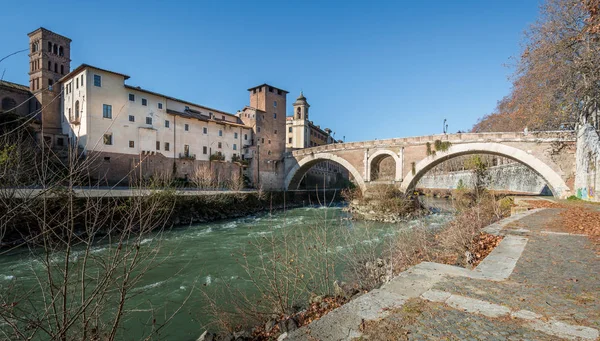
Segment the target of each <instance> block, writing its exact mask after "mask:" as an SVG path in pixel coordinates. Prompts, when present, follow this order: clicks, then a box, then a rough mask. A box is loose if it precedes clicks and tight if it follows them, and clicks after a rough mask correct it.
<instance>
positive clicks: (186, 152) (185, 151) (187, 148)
mask: <svg viewBox="0 0 600 341" xmlns="http://www.w3.org/2000/svg"><path fill="white" fill-rule="evenodd" d="M183 154H184V155H185V156H190V145H189V144H185V145H183Z"/></svg>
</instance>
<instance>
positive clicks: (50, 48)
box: [48, 42, 52, 52]
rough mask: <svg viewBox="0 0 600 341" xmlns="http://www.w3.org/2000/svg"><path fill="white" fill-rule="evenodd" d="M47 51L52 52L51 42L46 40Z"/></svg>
mask: <svg viewBox="0 0 600 341" xmlns="http://www.w3.org/2000/svg"><path fill="white" fill-rule="evenodd" d="M48 52H52V43H51V42H48Z"/></svg>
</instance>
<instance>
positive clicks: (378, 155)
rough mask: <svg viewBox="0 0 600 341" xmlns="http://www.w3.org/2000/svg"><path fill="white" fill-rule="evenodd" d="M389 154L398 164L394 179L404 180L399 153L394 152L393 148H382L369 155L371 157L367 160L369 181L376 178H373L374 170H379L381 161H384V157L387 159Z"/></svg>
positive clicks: (396, 164)
mask: <svg viewBox="0 0 600 341" xmlns="http://www.w3.org/2000/svg"><path fill="white" fill-rule="evenodd" d="M388 156H391V157H392V159H394V164H395V166H396V168H395V174H394V181H400V180H402V160H400V157H399V156H398V154H396V153H394V152H393V151H391V150H387V149H380V150H378V151H376V152H374V153H373V154H371V155H369V159H368V161H367V162H368V165H369V169H368V170H367V174H366V177H367V179H368V181H373V180H375V179H373V171H376V172H379V164H380V163H381V161H383V159H385V158H386V157H388Z"/></svg>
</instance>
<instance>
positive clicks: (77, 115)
mask: <svg viewBox="0 0 600 341" xmlns="http://www.w3.org/2000/svg"><path fill="white" fill-rule="evenodd" d="M78 119H79V101H75V120H78Z"/></svg>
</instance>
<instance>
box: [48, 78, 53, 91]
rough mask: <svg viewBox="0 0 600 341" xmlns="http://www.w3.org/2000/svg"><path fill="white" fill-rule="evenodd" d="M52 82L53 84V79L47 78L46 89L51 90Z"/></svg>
mask: <svg viewBox="0 0 600 341" xmlns="http://www.w3.org/2000/svg"><path fill="white" fill-rule="evenodd" d="M53 84H54V81H53V80H52V79H48V90H50V91H52V85H53Z"/></svg>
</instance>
